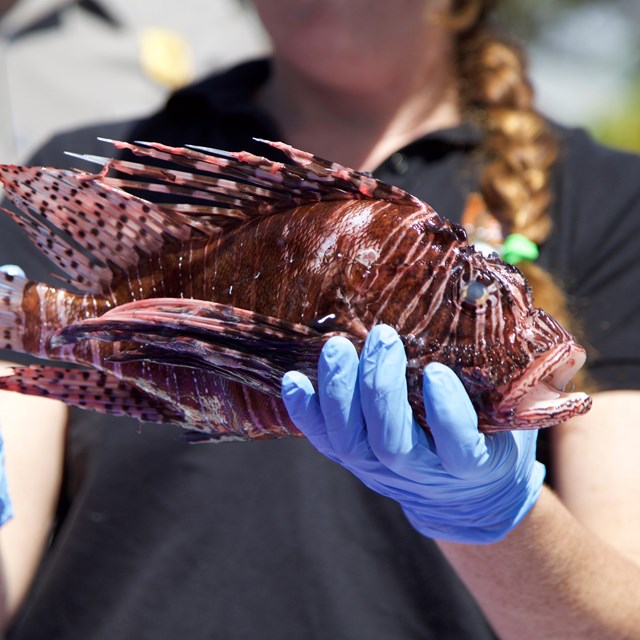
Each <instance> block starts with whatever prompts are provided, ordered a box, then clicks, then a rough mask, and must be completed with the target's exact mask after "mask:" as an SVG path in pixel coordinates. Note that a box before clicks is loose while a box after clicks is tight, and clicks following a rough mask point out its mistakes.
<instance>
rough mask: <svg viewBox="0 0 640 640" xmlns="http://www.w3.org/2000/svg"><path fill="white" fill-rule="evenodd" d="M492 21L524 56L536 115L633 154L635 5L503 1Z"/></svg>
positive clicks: (639, 16)
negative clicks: (546, 114) (539, 111)
mask: <svg viewBox="0 0 640 640" xmlns="http://www.w3.org/2000/svg"><path fill="white" fill-rule="evenodd" d="M498 20H499V23H500V24H501V26H503V27H505V28H506V29H507V30H508V31H509V32H510V33H511V34H513V35H514V36H515V37H516V38H517V39H518V40H520V41H521V42H522V44H524V46H525V47H526V48H527V49H528V50H529V52H530V54H531V56H530V57H531V59H532V62H533V64H532V68H533V70H534V84H536V81H537V84H538V88H539V89H541V91H539V95H541V96H543V98H544V97H546V98H547V99H546V101H544V100H543V104H542V105H541V106H542V108H543V110H546V111H551V115H552V117H554V116H555V117H558V118H559V119H560V120H561V121H566V122H567V124H576V125H582V126H586V127H587V128H589V129H590V130H591V131H592V133H593V134H594V135H595V136H596V137H597V138H598V139H600V140H602V141H603V142H605V143H607V144H611V145H613V146H617V147H621V148H624V149H630V150H636V151H640V36H638V34H639V33H640V0H502V2H501V5H500V12H499V15H498ZM545 91H546V94H545ZM549 98H552V99H551V100H550V99H549ZM554 108H555V109H556V111H557V113H554Z"/></svg>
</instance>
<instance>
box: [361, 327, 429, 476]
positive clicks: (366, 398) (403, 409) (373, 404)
mask: <svg viewBox="0 0 640 640" xmlns="http://www.w3.org/2000/svg"><path fill="white" fill-rule="evenodd" d="M406 368H407V358H406V354H405V351H404V346H403V344H402V342H401V340H400V338H399V336H398V334H397V333H396V332H395V330H394V329H393V328H391V327H389V326H387V325H376V326H375V327H374V328H373V329H372V330H371V332H370V333H369V335H368V336H367V340H366V341H365V344H364V347H363V349H362V354H361V356H360V394H361V398H362V412H363V414H364V417H365V422H366V425H367V435H368V439H369V444H370V445H371V449H372V450H373V452H374V453H375V455H376V457H377V458H378V459H379V460H380V461H381V462H382V463H383V464H384V465H385V466H387V467H388V468H389V469H391V470H392V471H394V472H395V473H397V474H398V475H400V476H402V477H405V478H409V479H412V480H415V481H417V482H419V481H420V480H423V479H424V475H425V473H424V472H425V469H426V468H427V467H428V466H429V465H430V464H432V462H433V461H434V456H433V454H432V452H431V451H430V449H429V445H428V442H427V437H426V434H425V433H424V431H423V430H422V429H421V428H420V427H419V425H418V424H417V423H416V422H415V420H414V419H413V412H412V410H411V406H410V404H409V400H408V395H407V380H406Z"/></svg>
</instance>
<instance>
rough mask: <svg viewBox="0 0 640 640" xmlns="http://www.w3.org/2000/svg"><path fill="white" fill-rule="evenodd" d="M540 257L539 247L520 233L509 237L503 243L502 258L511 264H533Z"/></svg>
mask: <svg viewBox="0 0 640 640" xmlns="http://www.w3.org/2000/svg"><path fill="white" fill-rule="evenodd" d="M539 255H540V252H539V251H538V245H537V244H536V243H535V242H532V241H531V240H529V238H525V237H524V236H523V235H522V234H520V233H512V234H511V235H508V236H507V237H506V238H505V239H504V242H503V243H502V251H501V253H500V257H501V258H502V259H503V260H504V261H505V262H508V263H510V264H518V263H519V262H522V261H523V260H529V261H530V262H533V261H534V260H535V259H536V258H537V257H538V256H539Z"/></svg>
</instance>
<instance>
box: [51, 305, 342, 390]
mask: <svg viewBox="0 0 640 640" xmlns="http://www.w3.org/2000/svg"><path fill="white" fill-rule="evenodd" d="M319 326H320V325H319ZM338 334H339V332H336V331H332V332H330V333H323V332H322V331H321V330H319V329H316V328H312V327H309V326H307V325H303V324H297V323H292V322H288V321H284V320H280V319H278V318H274V317H271V316H265V315H261V314H258V313H255V312H252V311H247V310H246V309H240V308H238V307H232V306H229V305H224V304H218V303H215V302H208V301H203V300H183V299H176V298H152V299H147V300H140V301H137V302H132V303H129V304H126V305H122V306H119V307H116V308H115V309H112V310H111V311H109V312H107V313H105V314H104V315H102V316H100V317H99V318H91V319H88V320H85V321H83V322H80V323H77V324H73V325H70V326H68V327H66V328H64V329H62V330H61V331H59V332H58V333H57V334H56V336H55V338H54V340H53V343H54V344H55V345H56V346H61V345H63V344H68V343H71V342H77V341H79V340H86V339H98V340H105V341H109V342H121V341H133V342H137V343H140V344H141V345H142V346H140V347H138V348H133V349H131V348H127V347H126V346H124V345H123V346H121V350H119V352H118V353H117V355H115V356H113V357H112V361H117V362H120V363H122V362H132V361H140V360H144V361H147V362H156V363H161V364H165V365H171V366H182V367H192V368H197V369H203V370H208V371H211V372H214V373H216V374H218V375H221V376H222V377H224V378H226V379H228V380H232V381H234V382H240V383H241V384H245V385H248V386H250V387H253V388H255V389H258V390H259V391H263V392H266V393H269V394H272V395H278V394H279V393H280V380H281V378H282V376H283V375H284V373H285V372H286V371H289V370H292V369H296V370H298V371H302V372H303V373H305V374H306V375H308V376H310V377H311V378H312V379H314V378H315V377H316V364H317V360H318V356H319V353H320V350H321V348H322V345H323V344H324V343H325V342H326V340H327V339H328V338H329V337H330V336H332V335H338ZM342 335H345V334H342ZM347 337H348V336H347Z"/></svg>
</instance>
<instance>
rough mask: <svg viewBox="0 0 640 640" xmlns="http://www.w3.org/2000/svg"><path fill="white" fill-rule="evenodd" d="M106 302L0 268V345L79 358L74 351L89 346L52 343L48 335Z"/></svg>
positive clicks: (96, 311)
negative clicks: (78, 346)
mask: <svg viewBox="0 0 640 640" xmlns="http://www.w3.org/2000/svg"><path fill="white" fill-rule="evenodd" d="M107 306H108V303H107V302H106V300H105V299H104V298H103V297H101V296H92V295H84V296H83V295H79V294H76V293H72V292H70V291H67V290H66V289H63V288H56V287H52V286H50V285H46V284H43V283H40V282H34V281H33V280H29V279H28V278H27V277H26V276H24V275H19V274H18V273H17V272H15V271H12V272H9V273H7V272H3V271H2V270H1V269H0V349H6V350H9V351H16V352H19V353H29V354H31V355H33V356H37V357H39V358H48V359H54V360H62V361H66V362H79V361H81V360H80V359H78V358H77V354H78V353H79V352H87V351H90V350H91V347H90V346H86V345H85V346H81V347H80V349H78V348H77V346H74V345H64V346H61V347H53V346H52V344H51V338H52V336H53V335H54V334H55V333H56V332H57V331H59V330H60V329H61V328H62V327H63V326H66V325H67V324H69V323H73V322H78V321H80V320H81V319H84V318H87V317H89V316H98V315H100V314H101V313H103V312H104V311H105V310H106V308H107Z"/></svg>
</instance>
